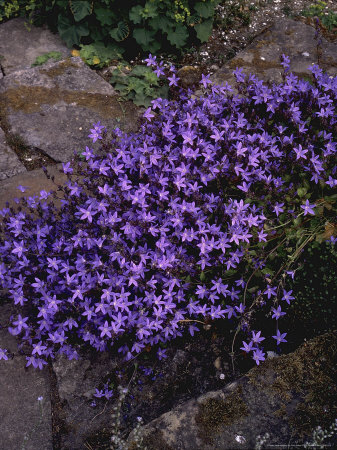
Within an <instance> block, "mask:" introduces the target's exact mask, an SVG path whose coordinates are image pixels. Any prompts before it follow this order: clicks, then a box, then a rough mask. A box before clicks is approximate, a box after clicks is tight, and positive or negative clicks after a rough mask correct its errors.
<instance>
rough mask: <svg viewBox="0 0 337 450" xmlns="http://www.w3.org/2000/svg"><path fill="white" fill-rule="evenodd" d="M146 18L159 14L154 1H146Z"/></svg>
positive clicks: (143, 13) (144, 14) (144, 15)
mask: <svg viewBox="0 0 337 450" xmlns="http://www.w3.org/2000/svg"><path fill="white" fill-rule="evenodd" d="M142 16H143V17H144V19H148V18H153V17H156V16H157V6H156V5H155V4H154V3H152V2H146V3H145V6H144V9H143V11H142Z"/></svg>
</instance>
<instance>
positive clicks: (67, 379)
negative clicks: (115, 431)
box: [53, 353, 118, 449]
mask: <svg viewBox="0 0 337 450" xmlns="http://www.w3.org/2000/svg"><path fill="white" fill-rule="evenodd" d="M117 368H118V361H117V359H116V358H115V359H111V357H109V356H108V354H107V353H99V354H97V355H96V357H95V360H94V359H91V360H89V359H79V360H77V361H76V360H71V361H69V360H68V359H67V358H66V357H65V356H60V357H57V358H56V360H55V361H54V362H53V370H54V372H55V374H56V378H57V385H58V393H59V396H60V400H61V401H62V402H63V405H64V406H63V413H64V416H65V423H66V426H67V429H68V433H67V434H64V435H63V436H62V439H61V440H62V443H61V446H62V448H69V449H70V448H71V449H73V448H74V449H75V448H76V449H77V448H78V449H80V448H84V443H85V440H86V438H87V437H88V436H89V435H91V434H94V433H96V432H98V431H100V430H103V429H110V428H111V426H112V423H111V422H112V419H111V414H112V407H113V405H112V402H111V401H110V402H109V403H106V405H105V406H103V407H100V408H99V409H98V408H95V407H93V406H92V405H91V404H92V401H93V398H94V397H93V394H94V393H95V386H96V387H97V386H99V385H100V384H101V382H102V380H103V379H104V377H107V376H108V375H110V374H111V373H113V372H114V371H115V370H116V369H117Z"/></svg>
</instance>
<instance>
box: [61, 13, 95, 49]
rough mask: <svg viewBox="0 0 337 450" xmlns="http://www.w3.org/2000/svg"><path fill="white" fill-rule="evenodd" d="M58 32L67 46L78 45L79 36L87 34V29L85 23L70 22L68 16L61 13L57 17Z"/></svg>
mask: <svg viewBox="0 0 337 450" xmlns="http://www.w3.org/2000/svg"><path fill="white" fill-rule="evenodd" d="M58 32H59V35H60V37H61V39H62V40H63V41H64V42H65V43H66V45H67V47H68V48H71V47H73V46H74V45H79V44H80V41H81V37H82V36H88V35H89V29H88V26H87V25H86V24H81V25H79V24H72V23H71V22H70V20H69V19H68V18H66V17H63V16H62V15H61V14H60V15H59V17H58Z"/></svg>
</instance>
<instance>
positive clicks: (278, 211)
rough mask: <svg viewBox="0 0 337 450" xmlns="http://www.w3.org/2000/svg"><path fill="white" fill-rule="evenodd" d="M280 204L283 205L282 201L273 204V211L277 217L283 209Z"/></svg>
mask: <svg viewBox="0 0 337 450" xmlns="http://www.w3.org/2000/svg"><path fill="white" fill-rule="evenodd" d="M282 206H284V203H276V204H275V206H274V212H275V214H276V215H277V217H278V216H279V214H280V213H282V212H283V211H284V209H283V208H282Z"/></svg>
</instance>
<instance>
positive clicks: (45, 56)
mask: <svg viewBox="0 0 337 450" xmlns="http://www.w3.org/2000/svg"><path fill="white" fill-rule="evenodd" d="M50 59H54V60H55V61H59V60H60V59H62V55H61V53H60V52H54V51H53V52H48V53H44V54H43V55H40V56H38V57H37V58H36V60H35V61H34V62H33V64H32V66H31V67H36V66H42V64H45V63H46V62H47V61H49V60H50Z"/></svg>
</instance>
